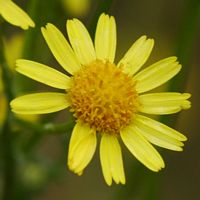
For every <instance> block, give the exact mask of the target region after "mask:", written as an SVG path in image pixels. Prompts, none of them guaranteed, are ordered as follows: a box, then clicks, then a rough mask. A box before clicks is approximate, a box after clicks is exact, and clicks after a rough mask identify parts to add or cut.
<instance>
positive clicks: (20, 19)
mask: <svg viewBox="0 0 200 200" xmlns="http://www.w3.org/2000/svg"><path fill="white" fill-rule="evenodd" d="M0 15H2V17H3V18H4V19H5V20H6V21H8V22H9V23H10V24H13V25H15V26H19V27H21V28H22V29H28V28H29V26H30V27H34V26H35V23H34V22H33V20H32V19H31V18H30V17H29V16H28V15H27V14H26V13H25V12H24V11H23V10H22V9H21V8H20V7H19V6H17V5H16V4H15V3H14V2H12V1H11V0H0Z"/></svg>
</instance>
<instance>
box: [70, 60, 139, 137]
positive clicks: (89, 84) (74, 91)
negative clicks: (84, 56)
mask: <svg viewBox="0 0 200 200" xmlns="http://www.w3.org/2000/svg"><path fill="white" fill-rule="evenodd" d="M72 79H73V81H72V87H71V89H70V90H69V98H70V101H71V107H72V109H71V111H72V112H74V115H75V117H77V118H78V120H81V121H83V122H85V123H87V124H89V125H90V126H91V127H93V128H95V129H96V130H97V131H100V132H106V133H119V132H120V129H121V128H123V127H125V126H127V125H128V124H129V123H130V121H131V119H132V118H133V116H134V113H136V110H137V105H138V101H137V97H138V95H137V92H136V90H135V82H134V81H133V79H132V77H130V76H128V75H127V74H125V73H123V72H122V70H121V68H117V67H116V65H115V64H112V63H110V62H106V63H104V62H102V61H100V60H95V61H94V62H92V63H90V64H89V65H88V66H84V67H83V68H82V69H81V70H80V71H79V72H78V73H77V74H75V75H74V76H73V78H72Z"/></svg>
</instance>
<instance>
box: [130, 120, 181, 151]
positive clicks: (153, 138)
mask: <svg viewBox="0 0 200 200" xmlns="http://www.w3.org/2000/svg"><path fill="white" fill-rule="evenodd" d="M131 126H135V127H136V128H137V132H138V133H139V134H141V135H143V136H144V137H145V138H146V139H147V140H148V141H149V142H151V143H152V144H155V145H157V146H160V147H163V148H166V149H170V150H174V151H182V148H181V147H182V146H183V145H184V144H183V143H182V142H181V141H179V140H177V139H175V138H173V137H171V136H169V135H166V134H163V133H162V132H160V131H158V130H157V129H156V128H155V127H154V128H153V127H150V126H148V125H146V124H145V123H142V120H141V119H139V120H138V119H137V117H136V118H135V119H134V123H133V124H132V125H131Z"/></svg>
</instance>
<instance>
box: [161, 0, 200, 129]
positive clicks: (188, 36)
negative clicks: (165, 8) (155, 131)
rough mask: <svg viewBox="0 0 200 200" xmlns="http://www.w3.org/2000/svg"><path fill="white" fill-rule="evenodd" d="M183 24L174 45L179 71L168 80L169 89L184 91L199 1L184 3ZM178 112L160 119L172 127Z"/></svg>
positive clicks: (193, 41)
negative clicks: (179, 65) (180, 65)
mask: <svg viewBox="0 0 200 200" xmlns="http://www.w3.org/2000/svg"><path fill="white" fill-rule="evenodd" d="M183 16H184V18H183V25H182V27H181V29H180V34H179V36H178V42H177V47H176V56H177V57H178V60H179V61H180V63H181V64H182V69H181V72H180V73H179V74H178V75H177V76H176V77H175V78H174V79H172V80H171V81H170V82H169V86H168V90H169V91H175V92H177V91H181V92H182V91H184V89H185V86H186V83H187V79H188V74H189V69H190V67H189V63H190V59H191V55H192V53H193V52H194V49H193V47H194V44H195V40H196V39H197V37H198V35H197V28H198V25H199V22H198V19H199V17H200V1H199V0H188V1H187V4H186V11H185V14H184V15H183ZM178 116H179V114H175V115H173V116H163V117H161V121H162V122H164V123H166V124H168V125H170V126H172V127H174V126H175V125H176V122H177V119H178Z"/></svg>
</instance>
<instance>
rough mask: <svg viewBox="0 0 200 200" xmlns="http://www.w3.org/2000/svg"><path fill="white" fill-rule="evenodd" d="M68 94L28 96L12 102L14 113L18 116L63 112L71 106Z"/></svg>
mask: <svg viewBox="0 0 200 200" xmlns="http://www.w3.org/2000/svg"><path fill="white" fill-rule="evenodd" d="M69 105H70V104H69V100H68V97H67V95H66V94H62V93H56V92H45V93H35V94H28V95H24V96H21V97H18V98H16V99H14V100H12V101H11V103H10V106H11V108H12V111H13V112H15V113H18V114H45V113H52V112H57V111H60V110H63V109H65V108H67V107H68V106H69Z"/></svg>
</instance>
